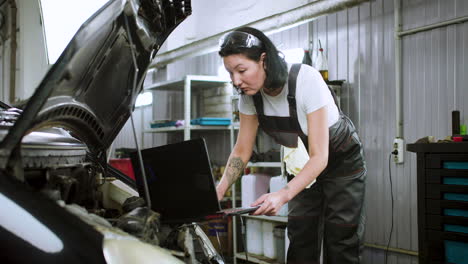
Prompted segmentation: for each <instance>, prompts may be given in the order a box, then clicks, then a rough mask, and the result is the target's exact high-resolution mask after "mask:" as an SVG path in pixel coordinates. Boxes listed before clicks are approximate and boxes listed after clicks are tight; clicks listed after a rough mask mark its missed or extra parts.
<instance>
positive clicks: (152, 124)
mask: <svg viewBox="0 0 468 264" xmlns="http://www.w3.org/2000/svg"><path fill="white" fill-rule="evenodd" d="M175 124H176V121H169V122H165V123H151V124H150V126H151V128H160V127H170V126H175Z"/></svg>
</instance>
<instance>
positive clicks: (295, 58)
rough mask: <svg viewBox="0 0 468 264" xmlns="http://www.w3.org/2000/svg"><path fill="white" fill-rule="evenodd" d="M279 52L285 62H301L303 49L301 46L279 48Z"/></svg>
mask: <svg viewBox="0 0 468 264" xmlns="http://www.w3.org/2000/svg"><path fill="white" fill-rule="evenodd" d="M281 52H282V53H283V54H284V59H285V60H286V62H287V63H301V62H302V60H303V59H304V49H301V48H296V49H287V50H281Z"/></svg>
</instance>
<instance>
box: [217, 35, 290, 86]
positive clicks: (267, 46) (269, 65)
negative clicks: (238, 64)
mask: <svg viewBox="0 0 468 264" xmlns="http://www.w3.org/2000/svg"><path fill="white" fill-rule="evenodd" d="M235 31H240V32H245V33H249V34H251V35H254V36H255V37H257V38H258V39H259V40H260V41H261V42H262V45H261V47H256V46H253V47H251V48H243V47H236V46H234V45H227V46H225V47H223V48H222V49H221V50H220V51H219V53H218V54H219V56H221V57H226V56H229V55H233V54H243V55H245V56H246V57H247V58H249V59H251V60H253V61H257V62H258V61H260V56H261V55H262V53H263V52H265V54H266V56H265V61H264V65H265V73H266V78H265V83H264V87H265V88H266V89H268V90H276V89H278V88H282V87H283V86H284V84H285V83H286V80H287V79H288V68H287V65H286V62H285V61H284V58H282V57H281V56H280V55H279V52H278V49H277V48H276V47H275V45H274V44H273V42H271V40H270V39H269V38H268V37H267V36H266V35H265V34H263V32H261V31H260V30H258V29H255V28H252V27H241V28H238V29H236V30H235Z"/></svg>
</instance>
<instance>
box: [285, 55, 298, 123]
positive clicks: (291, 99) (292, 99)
mask: <svg viewBox="0 0 468 264" xmlns="http://www.w3.org/2000/svg"><path fill="white" fill-rule="evenodd" d="M300 69H301V64H300V63H294V64H293V65H292V66H291V70H290V71H289V76H288V88H289V93H288V104H289V116H290V117H291V118H292V119H295V120H297V108H296V79H297V75H298V74H299V70H300Z"/></svg>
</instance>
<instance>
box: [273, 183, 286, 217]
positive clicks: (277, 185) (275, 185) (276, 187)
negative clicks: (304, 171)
mask: <svg viewBox="0 0 468 264" xmlns="http://www.w3.org/2000/svg"><path fill="white" fill-rule="evenodd" d="M287 184H288V179H286V177H283V176H281V175H280V176H275V177H271V180H270V192H277V191H279V190H281V189H282V188H283V187H284V186H286V185H287ZM277 215H280V216H288V204H287V203H286V204H285V205H283V206H282V207H281V209H280V210H279V212H278V213H277Z"/></svg>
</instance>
